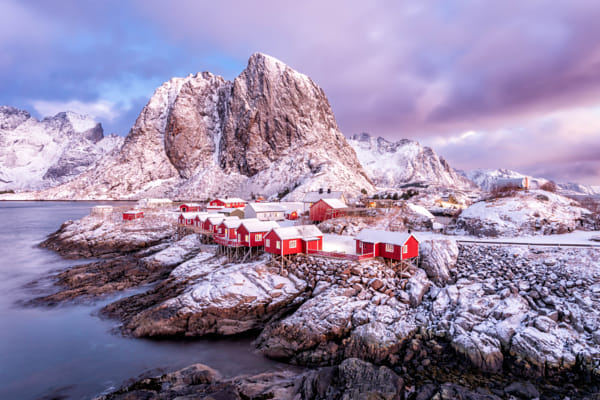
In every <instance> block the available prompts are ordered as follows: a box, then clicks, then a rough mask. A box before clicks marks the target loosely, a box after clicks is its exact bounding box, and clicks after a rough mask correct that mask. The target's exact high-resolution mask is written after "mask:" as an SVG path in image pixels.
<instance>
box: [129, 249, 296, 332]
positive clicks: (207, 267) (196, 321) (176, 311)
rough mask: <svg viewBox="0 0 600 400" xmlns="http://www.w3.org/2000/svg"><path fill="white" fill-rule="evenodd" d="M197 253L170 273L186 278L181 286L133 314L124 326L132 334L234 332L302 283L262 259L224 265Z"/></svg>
mask: <svg viewBox="0 0 600 400" xmlns="http://www.w3.org/2000/svg"><path fill="white" fill-rule="evenodd" d="M197 258H198V260H195V259H191V260H189V261H187V262H186V263H183V264H182V265H180V266H179V267H177V268H176V269H175V270H173V272H172V274H171V275H172V277H174V278H175V279H176V281H178V282H182V281H185V282H186V284H185V285H186V289H185V291H183V293H181V294H179V295H178V296H175V297H172V298H168V299H166V300H164V301H162V302H160V303H159V304H157V305H155V306H153V307H151V308H149V309H147V310H144V311H143V312H141V313H139V314H138V315H135V316H134V317H133V318H132V319H131V320H130V321H128V322H127V324H126V325H125V330H127V331H129V332H130V333H131V334H133V335H134V336H164V335H185V336H204V335H208V334H219V335H234V334H238V333H242V332H246V331H249V330H252V329H257V328H260V327H261V326H262V324H264V323H265V321H267V320H268V319H269V318H271V317H272V316H273V315H274V314H275V313H277V312H279V311H281V310H282V309H283V308H285V307H286V306H287V305H289V304H290V303H292V302H293V301H294V299H296V298H297V297H298V296H300V295H301V294H302V293H303V292H304V291H305V290H306V288H307V285H306V282H304V281H303V280H301V279H298V278H296V277H295V276H293V275H291V274H290V275H288V276H287V277H283V276H281V275H279V274H276V273H273V272H271V270H270V269H269V268H268V267H267V266H266V265H265V264H264V260H261V261H257V262H253V263H249V264H232V265H231V264H229V265H228V264H227V262H226V260H225V259H223V258H214V257H213V258H211V257H207V254H205V253H201V254H199V255H198V256H197ZM189 264H192V265H193V266H190V265H189ZM190 280H192V283H190V282H189V281H190ZM174 284H175V285H177V282H175V283H174Z"/></svg>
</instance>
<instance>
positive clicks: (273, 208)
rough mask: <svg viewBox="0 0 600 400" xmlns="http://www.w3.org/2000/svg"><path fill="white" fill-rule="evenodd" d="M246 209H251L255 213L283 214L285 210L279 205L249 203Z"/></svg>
mask: <svg viewBox="0 0 600 400" xmlns="http://www.w3.org/2000/svg"><path fill="white" fill-rule="evenodd" d="M246 207H250V208H252V209H253V210H254V212H257V213H261V212H283V211H285V208H284V207H283V206H282V205H281V204H277V203H248V204H246Z"/></svg>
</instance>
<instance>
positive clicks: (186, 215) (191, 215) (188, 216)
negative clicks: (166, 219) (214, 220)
mask: <svg viewBox="0 0 600 400" xmlns="http://www.w3.org/2000/svg"><path fill="white" fill-rule="evenodd" d="M180 215H181V216H183V218H185V219H194V218H196V217H200V216H202V215H208V213H207V212H205V211H202V212H195V211H192V212H182V213H180Z"/></svg>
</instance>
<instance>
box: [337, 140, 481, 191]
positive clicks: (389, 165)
mask: <svg viewBox="0 0 600 400" xmlns="http://www.w3.org/2000/svg"><path fill="white" fill-rule="evenodd" d="M348 143H350V145H351V146H352V147H353V148H354V150H355V151H356V154H357V156H358V159H359V161H360V162H361V164H362V165H363V167H364V168H365V170H366V171H367V174H368V176H369V178H371V180H372V181H373V183H375V185H376V186H378V187H385V188H399V187H401V186H404V185H406V184H425V185H434V186H441V187H447V188H456V189H474V188H476V185H475V184H473V182H471V181H469V180H468V179H467V178H465V177H464V176H462V175H461V174H459V173H458V172H457V171H456V170H454V168H452V167H451V166H450V165H449V164H448V162H447V161H446V160H444V158H442V157H440V156H438V155H437V154H436V153H435V151H433V150H432V149H431V148H429V147H423V146H421V145H420V144H419V143H418V142H415V141H412V140H408V139H402V140H399V141H397V142H390V141H388V140H386V139H384V138H382V137H377V138H375V137H371V136H370V135H369V134H368V133H361V134H359V135H354V136H352V137H351V138H350V139H349V140H348Z"/></svg>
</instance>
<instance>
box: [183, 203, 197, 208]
mask: <svg viewBox="0 0 600 400" xmlns="http://www.w3.org/2000/svg"><path fill="white" fill-rule="evenodd" d="M181 206H188V207H200V204H198V203H183V204H182V205H181ZM181 206H179V207H181Z"/></svg>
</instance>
